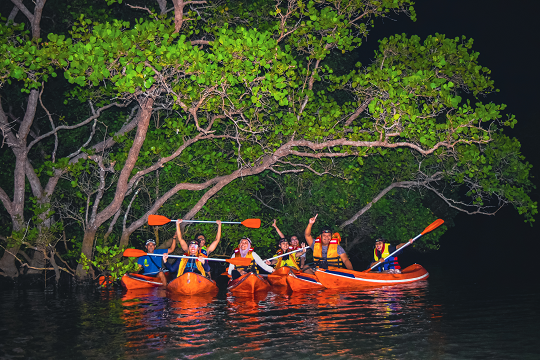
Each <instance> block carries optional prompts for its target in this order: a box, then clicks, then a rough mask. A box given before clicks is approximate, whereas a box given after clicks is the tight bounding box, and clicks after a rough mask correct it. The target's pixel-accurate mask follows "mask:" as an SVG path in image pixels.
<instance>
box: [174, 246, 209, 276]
mask: <svg viewBox="0 0 540 360" xmlns="http://www.w3.org/2000/svg"><path fill="white" fill-rule="evenodd" d="M184 256H196V257H199V256H202V257H207V256H205V255H203V254H202V253H201V252H200V251H199V252H198V254H197V255H189V254H188V253H184ZM188 260H193V259H186V258H183V259H182V260H181V261H180V265H178V274H177V275H176V277H179V276H180V275H182V274H183V273H184V270H185V269H186V265H187V263H188ZM195 265H196V266H197V269H198V270H199V271H200V272H201V275H202V276H206V272H205V271H204V266H203V264H202V263H201V262H200V261H199V260H195Z"/></svg>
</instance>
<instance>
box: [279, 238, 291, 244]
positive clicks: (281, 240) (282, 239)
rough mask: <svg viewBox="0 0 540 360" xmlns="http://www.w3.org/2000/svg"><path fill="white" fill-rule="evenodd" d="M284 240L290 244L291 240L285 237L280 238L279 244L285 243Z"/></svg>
mask: <svg viewBox="0 0 540 360" xmlns="http://www.w3.org/2000/svg"><path fill="white" fill-rule="evenodd" d="M284 242H286V243H287V244H288V243H289V240H287V239H285V238H281V239H279V241H278V244H280V245H281V243H284Z"/></svg>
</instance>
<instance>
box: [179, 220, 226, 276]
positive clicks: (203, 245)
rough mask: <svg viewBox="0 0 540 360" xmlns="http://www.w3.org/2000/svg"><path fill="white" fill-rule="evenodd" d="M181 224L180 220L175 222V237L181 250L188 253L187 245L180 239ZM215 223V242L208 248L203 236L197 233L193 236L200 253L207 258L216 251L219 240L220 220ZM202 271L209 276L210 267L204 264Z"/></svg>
mask: <svg viewBox="0 0 540 360" xmlns="http://www.w3.org/2000/svg"><path fill="white" fill-rule="evenodd" d="M181 223H182V219H178V220H176V236H177V237H178V241H179V242H180V246H181V247H182V250H184V251H188V245H187V243H186V242H185V241H184V239H183V238H182V231H180V224H181ZM216 223H217V224H218V230H217V234H216V240H214V241H213V242H212V243H211V244H210V245H209V246H208V247H207V246H206V238H205V237H204V235H203V234H200V233H199V234H197V235H195V240H197V241H198V242H199V244H200V249H201V253H202V254H203V255H204V256H209V255H210V253H211V252H212V251H214V250H216V247H217V246H218V244H219V241H220V240H221V220H216ZM204 270H205V271H206V272H207V273H208V276H210V265H209V264H208V263H205V264H204Z"/></svg>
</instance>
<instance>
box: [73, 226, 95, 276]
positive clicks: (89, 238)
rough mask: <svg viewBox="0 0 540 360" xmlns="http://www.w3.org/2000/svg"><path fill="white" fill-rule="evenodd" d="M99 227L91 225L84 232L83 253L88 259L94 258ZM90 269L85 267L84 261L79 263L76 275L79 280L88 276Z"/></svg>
mask: <svg viewBox="0 0 540 360" xmlns="http://www.w3.org/2000/svg"><path fill="white" fill-rule="evenodd" d="M96 232H97V227H95V226H89V227H88V228H86V231H85V232H84V237H83V242H82V248H81V254H84V255H85V256H86V258H87V259H88V260H92V250H93V248H94V239H95V237H96ZM88 273H89V272H88V271H86V270H85V269H84V268H83V264H82V262H80V263H79V265H77V271H76V276H77V279H78V280H84V279H85V278H87V277H88Z"/></svg>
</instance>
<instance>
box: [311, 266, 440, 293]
mask: <svg viewBox="0 0 540 360" xmlns="http://www.w3.org/2000/svg"><path fill="white" fill-rule="evenodd" d="M315 275H317V278H318V279H319V281H320V282H321V284H323V285H324V286H325V287H327V288H357V287H365V286H377V285H396V284H404V283H410V282H414V281H419V280H425V279H427V278H428V277H429V273H428V272H427V270H426V269H424V268H423V267H422V266H420V265H418V264H414V265H411V266H409V267H407V268H405V269H403V270H401V274H384V273H378V272H367V273H366V272H359V271H354V270H347V269H337V268H334V269H328V270H324V269H317V272H316V273H315Z"/></svg>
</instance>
